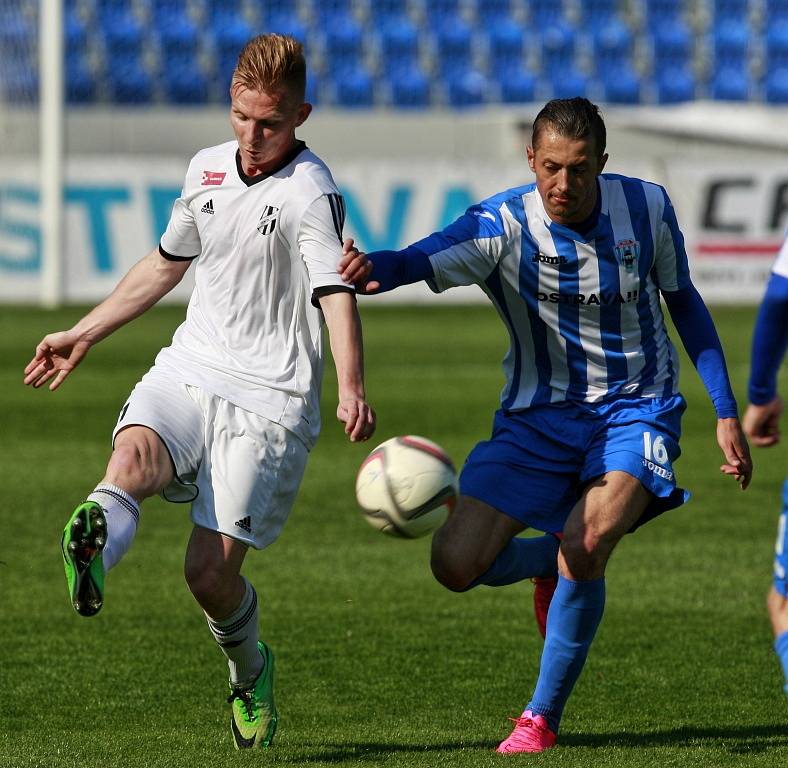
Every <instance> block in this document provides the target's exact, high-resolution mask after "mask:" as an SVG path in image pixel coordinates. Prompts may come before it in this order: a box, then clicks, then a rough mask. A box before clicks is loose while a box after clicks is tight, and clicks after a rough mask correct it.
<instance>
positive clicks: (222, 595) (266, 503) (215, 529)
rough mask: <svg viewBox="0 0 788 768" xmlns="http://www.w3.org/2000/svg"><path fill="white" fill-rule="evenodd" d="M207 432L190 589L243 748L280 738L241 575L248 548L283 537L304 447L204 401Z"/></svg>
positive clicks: (243, 414)
mask: <svg viewBox="0 0 788 768" xmlns="http://www.w3.org/2000/svg"><path fill="white" fill-rule="evenodd" d="M200 402H201V404H202V406H203V408H204V411H205V419H206V424H208V425H209V429H207V430H206V434H205V448H204V454H203V460H202V463H201V465H200V469H199V472H198V475H197V479H196V483H197V486H198V487H199V491H200V493H199V496H198V497H197V499H196V500H195V502H194V504H193V505H192V521H193V522H194V523H195V526H196V527H195V529H194V531H193V534H192V538H191V541H190V543H189V549H188V552H187V558H186V580H187V582H188V584H189V588H190V589H191V591H192V593H193V594H194V596H195V598H196V599H197V602H198V603H199V604H200V606H201V607H202V609H203V611H204V612H205V615H206V619H207V621H208V627H209V629H210V631H211V634H212V635H213V637H214V639H215V640H216V642H217V644H218V645H219V647H220V649H221V650H222V652H223V653H224V655H225V657H226V658H227V663H228V667H229V672H230V680H229V682H230V692H231V695H230V699H229V702H230V703H231V704H232V718H231V730H232V735H233V740H234V742H235V746H236V747H237V748H249V747H266V746H268V745H270V743H271V741H272V739H273V737H274V734H275V732H276V724H277V711H276V706H275V703H274V690H273V682H274V680H273V678H274V655H273V653H272V651H271V650H270V648H269V647H268V646H267V645H266V644H265V643H264V642H262V641H261V640H260V639H259V628H258V624H259V622H258V619H259V612H258V602H257V593H256V592H255V589H254V587H253V586H252V585H251V584H250V583H249V582H248V581H247V580H246V579H244V578H243V577H242V576H241V575H240V569H241V564H242V562H243V558H244V555H245V553H246V551H247V548H248V547H253V548H255V549H263V548H265V547H266V546H268V545H269V544H271V543H272V542H273V541H275V540H276V538H277V537H278V536H279V534H280V532H281V530H282V527H283V525H284V523H285V521H286V519H287V517H288V515H289V512H290V509H291V507H292V505H293V502H294V500H295V497H296V494H297V491H298V487H299V485H300V482H301V478H302V476H303V473H304V469H305V467H306V459H307V453H308V452H307V449H306V446H305V445H304V444H303V443H302V442H301V441H300V440H299V439H298V438H297V437H296V436H295V435H294V434H293V433H292V432H289V431H288V430H286V429H285V428H284V427H282V426H280V425H279V424H275V423H273V422H271V421H268V420H267V419H264V418H263V417H261V416H257V415H255V414H252V413H249V412H247V411H244V410H243V409H241V408H238V407H236V406H234V405H232V404H231V403H228V402H227V401H225V400H222V399H221V398H218V397H213V396H209V395H206V394H204V393H202V394H201V395H200Z"/></svg>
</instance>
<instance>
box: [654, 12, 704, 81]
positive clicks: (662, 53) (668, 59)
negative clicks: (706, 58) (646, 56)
mask: <svg viewBox="0 0 788 768" xmlns="http://www.w3.org/2000/svg"><path fill="white" fill-rule="evenodd" d="M651 41H652V47H653V63H654V70H655V72H656V71H657V70H661V69H665V68H666V67H671V68H677V69H680V68H684V67H686V66H687V64H688V63H689V61H690V59H691V57H692V49H693V45H694V37H693V35H692V33H691V32H690V29H689V27H687V25H686V24H685V23H684V22H683V21H681V20H678V19H675V20H673V21H670V22H668V21H666V22H665V23H664V24H662V25H661V26H659V27H657V29H656V30H655V31H654V34H653V36H652V39H651Z"/></svg>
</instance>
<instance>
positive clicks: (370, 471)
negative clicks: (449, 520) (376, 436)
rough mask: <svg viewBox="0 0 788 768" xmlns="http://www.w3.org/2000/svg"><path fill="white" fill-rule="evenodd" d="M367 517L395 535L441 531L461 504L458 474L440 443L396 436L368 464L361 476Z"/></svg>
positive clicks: (359, 493)
mask: <svg viewBox="0 0 788 768" xmlns="http://www.w3.org/2000/svg"><path fill="white" fill-rule="evenodd" d="M356 499H357V500H358V503H359V506H360V507H361V509H362V511H363V513H364V518H365V519H366V521H367V522H368V523H369V524H370V525H371V526H372V527H373V528H377V529H378V530H379V531H383V533H387V534H389V535H390V536H399V537H401V538H406V539H415V538H418V537H419V536H424V535H425V534H426V533H429V532H430V531H432V530H433V529H435V528H437V527H438V526H439V525H440V524H441V523H442V522H443V521H444V520H445V519H446V517H447V516H448V514H449V512H450V511H451V510H452V509H453V507H454V504H455V502H456V500H457V473H456V472H455V470H454V465H453V464H452V461H451V459H450V458H449V457H448V456H447V455H446V452H445V451H444V450H443V448H441V447H440V446H439V445H437V444H436V443H433V442H432V441H431V440H427V439H426V438H424V437H418V436H417V435H404V436H402V437H392V438H391V439H390V440H386V442H385V443H381V444H380V445H379V446H378V447H377V448H375V450H373V451H372V452H371V453H370V454H369V456H367V458H366V459H364V462H363V464H362V465H361V468H360V469H359V471H358V477H356Z"/></svg>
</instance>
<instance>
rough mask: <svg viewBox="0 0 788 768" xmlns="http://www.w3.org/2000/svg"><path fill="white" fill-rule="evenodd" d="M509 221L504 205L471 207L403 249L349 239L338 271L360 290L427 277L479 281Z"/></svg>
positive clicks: (440, 281) (434, 284)
mask: <svg viewBox="0 0 788 768" xmlns="http://www.w3.org/2000/svg"><path fill="white" fill-rule="evenodd" d="M503 234H504V224H503V220H502V218H501V214H500V211H499V210H498V209H497V208H495V207H493V206H488V205H485V204H484V203H482V204H480V205H475V206H473V207H471V208H469V209H468V210H467V211H466V212H465V213H464V214H463V215H462V216H460V218H458V219H457V220H456V221H454V222H453V223H451V224H449V226H448V227H446V228H445V229H443V230H442V231H440V232H434V233H433V234H431V235H429V236H428V237H425V238H423V239H422V240H419V241H418V242H416V243H413V244H412V245H409V246H408V247H407V248H403V249H402V250H399V251H374V252H372V253H370V254H365V253H363V252H361V251H359V250H358V249H357V248H356V247H355V245H354V243H353V240H352V239H351V240H346V241H345V243H344V248H343V255H342V259H341V260H340V262H339V266H338V268H337V271H338V272H339V274H340V275H341V276H342V279H343V280H344V281H345V282H348V283H353V285H355V287H356V291H357V292H358V293H363V294H371V293H376V294H377V293H384V292H386V291H391V290H393V289H394V288H398V287H399V286H401V285H410V284H411V283H418V282H421V281H422V280H426V281H427V282H428V283H429V284H430V287H431V288H432V289H433V290H443V289H444V288H447V287H451V286H452V285H469V284H471V283H474V282H479V281H481V280H483V279H484V278H486V277H487V276H488V275H489V274H490V272H492V270H493V268H494V267H495V264H496V263H497V260H498V258H499V257H500V253H501V243H502V240H503V238H502V235H503Z"/></svg>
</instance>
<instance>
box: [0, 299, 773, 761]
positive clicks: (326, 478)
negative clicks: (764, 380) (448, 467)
mask: <svg viewBox="0 0 788 768" xmlns="http://www.w3.org/2000/svg"><path fill="white" fill-rule="evenodd" d="M81 311H82V310H80V309H76V308H72V309H68V310H64V311H60V312H57V313H47V312H43V311H39V310H35V309H25V308H15V307H4V308H2V309H0V344H2V347H1V349H0V377H2V378H1V379H0V383H1V385H2V389H0V393H2V394H1V397H2V399H1V400H0V419H1V423H2V430H1V433H0V434H2V440H0V467H2V476H1V477H2V484H1V485H0V494H1V496H0V499H1V503H0V510H2V511H1V512H0V526H1V528H0V541H2V543H3V547H2V552H1V553H0V560H1V561H2V563H1V564H0V606H1V607H2V615H1V616H0V633H1V634H0V766H2V768H6V767H8V768H33V766H40V767H41V768H59V767H61V766H62V767H63V768H65V767H66V766H68V767H69V768H71V767H72V766H88V767H90V768H103V767H109V766H113V767H114V766H121V767H123V768H136V767H137V766H139V767H142V766H146V767H147V766H168V767H169V766H173V767H176V766H178V767H179V766H188V767H189V768H203V767H205V768H221V767H223V766H239V765H240V766H244V765H284V766H351V765H361V766H419V767H421V766H425V767H429V766H452V767H453V768H454V767H456V766H463V767H464V766H498V765H503V764H509V765H526V764H527V765H531V764H533V765H539V766H547V765H549V766H582V767H583V768H588V767H589V766H593V767H594V768H597V767H599V766H655V767H657V766H658V767H659V768H666V767H667V766H783V767H784V766H786V765H788V701H786V698H785V695H784V694H783V693H782V690H781V684H780V673H779V667H778V663H777V660H776V658H775V657H774V654H773V652H772V647H771V636H770V630H769V626H768V621H767V618H766V612H765V607H764V598H765V593H766V591H767V588H768V586H769V583H770V573H771V559H772V548H773V542H774V535H775V528H776V521H777V515H778V512H779V506H780V485H781V481H782V477H783V476H784V474H785V471H786V466H788V453H787V452H786V448H785V443H783V445H782V446H781V447H779V448H778V449H772V450H760V451H755V464H756V470H755V480H754V482H753V485H752V488H751V489H750V490H749V491H747V492H746V493H742V492H741V491H739V490H738V488H737V487H736V486H735V484H734V483H733V482H732V481H731V480H730V479H728V478H725V477H723V476H721V475H720V473H719V470H718V467H719V465H720V463H721V457H720V455H719V451H718V449H717V446H716V442H715V439H714V426H715V420H714V414H713V411H712V408H711V406H710V404H709V403H708V400H707V399H706V397H705V394H704V393H703V390H702V387H701V385H700V383H699V380H698V378H697V375H696V373H695V371H694V370H693V369H692V367H691V365H690V364H689V363H687V362H686V360H685V364H684V369H683V376H682V381H683V386H682V389H683V391H684V393H685V395H686V397H687V400H688V401H689V410H688V412H687V414H686V416H685V419H684V438H683V440H682V448H683V456H682V458H681V459H680V461H679V462H678V464H677V472H678V475H679V480H680V481H681V482H682V483H683V484H684V485H685V486H687V487H688V488H690V490H691V491H692V492H693V500H692V501H691V502H690V503H689V504H688V505H687V506H686V507H684V508H682V509H681V510H677V511H674V512H671V513H669V514H667V515H665V516H664V517H663V518H661V519H659V520H657V521H656V522H654V523H651V524H649V525H648V526H646V527H645V528H643V529H642V530H640V531H638V532H637V533H636V534H634V535H633V536H630V537H627V539H626V540H625V541H624V542H623V543H622V544H621V546H620V548H619V550H618V551H617V553H616V554H615V555H614V557H613V560H612V562H611V565H610V567H609V570H608V600H607V609H606V613H605V618H604V621H603V623H602V626H601V628H600V630H599V633H598V635H597V639H596V642H595V644H594V647H593V649H592V651H591V655H590V657H589V661H588V664H587V666H586V669H585V671H584V673H583V675H582V677H581V679H580V681H579V683H578V685H577V687H576V689H575V693H574V695H573V696H572V698H571V700H570V702H569V705H568V707H567V709H566V713H565V717H564V722H563V725H562V732H561V736H560V742H559V744H560V746H559V747H558V748H556V749H555V750H552V751H551V752H549V753H546V754H544V755H540V756H535V757H528V756H516V757H508V758H507V757H504V756H499V755H496V754H494V753H493V748H494V747H495V745H496V744H497V742H498V741H499V740H500V739H501V738H502V737H504V736H505V735H506V734H507V733H508V730H509V723H508V721H507V720H506V718H507V716H510V715H516V714H519V712H520V710H521V708H522V706H523V705H524V704H525V703H526V702H527V700H528V697H529V694H530V692H531V690H532V687H533V684H534V681H535V678H536V672H537V665H538V660H539V654H540V650H541V639H540V638H539V636H538V634H537V630H536V626H535V623H534V620H533V616H532V608H531V590H532V587H531V585H530V584H528V583H525V584H521V585H515V586H512V587H508V588H505V589H490V588H484V587H483V588H480V589H477V590H474V591H472V592H470V593H467V594H464V595H455V594H451V593H449V592H448V591H446V590H444V589H442V588H441V587H439V586H438V584H437V583H436V582H435V581H434V580H433V579H432V577H431V575H430V572H429V566H428V553H429V540H428V539H422V540H418V541H398V540H394V539H390V538H388V537H385V536H383V535H381V534H379V533H377V532H376V531H374V530H373V529H372V528H371V527H369V526H367V525H366V524H365V522H364V521H363V520H362V518H361V515H360V514H359V512H358V511H357V509H356V508H355V505H354V497H353V482H354V477H355V472H356V469H357V467H358V465H359V463H360V462H361V460H362V458H363V457H364V455H365V454H366V452H367V451H368V450H369V449H370V448H371V447H372V446H371V445H350V444H349V443H347V442H346V441H345V439H344V435H343V434H342V431H341V429H340V428H339V426H338V425H337V423H336V422H335V420H334V409H335V391H336V385H335V382H334V378H333V371H332V370H331V369H330V367H327V370H326V376H325V387H324V429H323V435H322V437H321V440H320V442H319V444H318V446H317V448H316V449H315V450H314V452H313V455H312V457H311V459H310V464H309V467H308V469H307V475H306V478H305V480H304V483H303V486H302V490H301V493H300V496H299V498H298V502H297V504H296V507H295V509H294V511H293V514H292V516H291V519H290V521H289V522H288V525H287V526H286V528H285V531H284V534H283V535H282V537H281V539H280V540H279V541H278V542H277V543H276V544H274V545H273V546H272V547H271V548H270V549H269V550H267V551H265V552H263V553H255V552H253V553H250V555H249V557H248V560H247V566H246V571H245V572H246V574H247V575H248V576H249V578H250V579H251V580H252V581H253V582H254V584H255V585H256V586H257V589H258V592H259V594H260V604H261V629H262V635H263V637H264V638H265V639H266V640H267V641H268V642H269V643H270V644H271V646H272V647H273V649H274V650H275V652H276V657H277V671H278V677H277V697H278V705H279V708H280V715H281V720H280V726H279V732H278V735H277V739H276V741H275V746H274V748H273V749H272V750H270V751H268V752H266V753H265V754H260V753H254V754H247V753H242V754H241V753H235V752H234V751H233V750H232V747H231V741H230V735H229V728H228V718H229V708H228V707H227V705H226V704H225V703H224V697H225V695H226V682H225V679H226V668H225V665H224V662H223V659H222V657H221V654H220V652H219V651H218V649H217V648H216V646H215V644H214V643H213V641H212V639H211V637H210V634H209V633H208V629H207V627H206V625H205V621H204V619H203V617H202V615H201V612H200V611H199V609H198V608H197V606H196V604H195V603H194V601H193V600H192V598H191V596H190V595H189V593H188V590H187V588H186V586H185V583H184V580H183V576H182V558H183V552H184V547H185V544H186V540H187V536H188V534H189V530H190V523H189V516H188V509H187V507H185V506H179V505H171V504H166V503H164V502H162V501H160V500H158V499H156V500H150V501H148V502H147V503H146V504H145V506H144V508H143V515H142V520H141V524H140V530H139V534H138V536H137V540H136V542H135V545H134V547H133V548H132V550H131V552H130V553H129V555H128V556H127V558H126V559H125V560H124V562H123V563H122V564H121V565H120V566H119V567H118V568H117V569H116V570H115V571H113V572H112V573H111V574H110V576H109V578H108V591H107V601H106V604H105V606H104V609H103V611H102V613H101V614H100V615H99V616H97V617H96V618H95V619H82V618H80V617H78V616H76V614H75V613H74V612H73V610H72V609H71V607H70V605H69V603H68V599H67V595H66V589H65V581H64V578H63V573H62V567H61V563H60V555H59V551H58V542H59V536H60V531H61V529H62V526H63V524H64V522H65V520H66V518H67V516H68V514H69V513H70V512H71V510H72V509H73V507H74V506H75V505H76V504H77V503H78V502H79V501H80V500H82V499H83V498H84V496H85V495H86V493H87V492H89V491H90V490H91V489H92V487H93V484H94V483H95V482H96V481H97V480H98V479H99V478H100V477H101V475H102V473H103V469H104V466H105V462H106V458H107V455H108V451H109V437H110V433H111V429H112V426H113V423H114V421H115V418H116V416H117V413H118V410H119V408H120V407H121V405H122V404H123V402H124V398H125V396H126V394H127V393H128V391H129V390H130V388H131V386H132V385H133V384H134V382H135V381H136V380H137V379H138V377H139V376H140V375H141V374H142V373H143V372H144V371H145V370H146V369H147V368H148V366H149V364H150V363H151V361H152V359H153V356H154V354H155V352H156V351H157V350H158V348H159V347H161V346H162V345H163V344H165V343H166V342H167V340H168V339H169V337H170V335H171V333H172V331H173V329H174V328H175V326H176V325H177V324H178V322H180V319H181V317H182V314H183V309H182V308H172V307H170V308H158V309H155V310H152V311H151V312H149V313H148V314H147V315H146V316H144V317H143V318H141V319H139V320H137V321H136V322H135V323H133V324H132V325H130V326H129V327H127V328H124V329H122V330H121V331H119V332H118V333H117V334H115V335H114V336H113V337H111V338H110V339H108V340H107V341H105V342H103V343H102V344H101V345H99V346H98V347H97V348H95V349H94V350H93V351H92V353H91V354H90V355H89V357H88V358H87V359H86V361H85V362H84V363H83V365H82V366H81V368H80V369H79V370H78V371H77V372H76V373H75V374H74V375H73V376H72V378H71V379H70V380H69V381H67V382H66V384H65V385H64V386H63V387H62V388H61V389H60V390H59V391H58V392H56V393H54V394H53V393H50V392H48V391H32V390H29V389H27V388H25V387H23V385H22V369H23V367H24V365H25V364H26V363H27V362H28V360H29V359H30V357H31V355H32V352H33V349H34V346H35V344H36V343H37V342H38V341H39V340H40V338H41V337H42V336H43V334H44V333H45V332H46V331H51V330H58V329H60V328H65V327H68V326H69V325H70V324H71V323H73V322H74V321H75V320H76V319H77V318H78V317H79V316H80V314H81ZM362 313H363V317H364V325H365V339H366V344H367V383H368V391H369V397H370V400H371V402H372V403H373V405H374V406H375V408H376V409H377V412H378V416H379V427H378V433H377V435H376V436H375V439H374V442H375V443H377V442H381V441H382V440H384V439H386V438H388V437H391V436H394V435H397V434H405V433H415V434H422V435H425V436H427V437H430V438H432V439H434V440H436V441H437V442H439V443H440V444H442V445H443V446H444V447H445V448H446V450H447V451H449V453H450V454H451V455H452V456H453V457H454V459H455V461H456V462H457V463H458V464H460V463H461V462H462V460H463V459H464V456H465V454H466V453H467V452H468V451H469V449H470V448H471V447H472V446H473V445H474V443H475V442H476V441H477V440H479V439H482V438H485V437H486V436H487V435H488V432H489V428H490V424H491V417H492V413H493V410H494V408H495V407H496V403H497V397H498V393H499V390H500V388H501V386H502V383H503V379H502V374H501V370H500V360H501V358H502V355H503V352H504V349H505V345H506V339H505V333H504V331H503V327H502V326H501V324H500V322H499V321H498V319H497V317H496V316H495V315H494V313H493V311H492V310H491V309H490V308H488V307H482V306H479V307H475V306H474V307H451V306H448V305H444V306H440V307H422V308H417V307H409V308H406V307H383V306H374V305H372V304H370V303H365V304H364V305H363V307H362ZM714 316H715V319H716V321H717V324H718V328H719V331H720V335H721V337H722V339H723V343H724V346H725V349H726V354H727V356H728V361H729V365H730V368H731V373H732V376H733V379H734V385H735V389H736V392H737V396H738V397H739V401H740V403H741V402H743V401H744V398H745V387H746V378H747V366H748V358H749V346H750V333H751V328H752V323H753V318H754V309H752V308H735V309H734V308H722V307H719V308H716V309H715V310H714ZM674 340H676V337H675V334H674ZM784 372H785V371H784ZM782 384H783V391H784V392H785V391H788V390H786V386H785V384H786V379H785V378H783V379H782ZM784 426H785V427H786V428H788V424H786V425H784Z"/></svg>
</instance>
